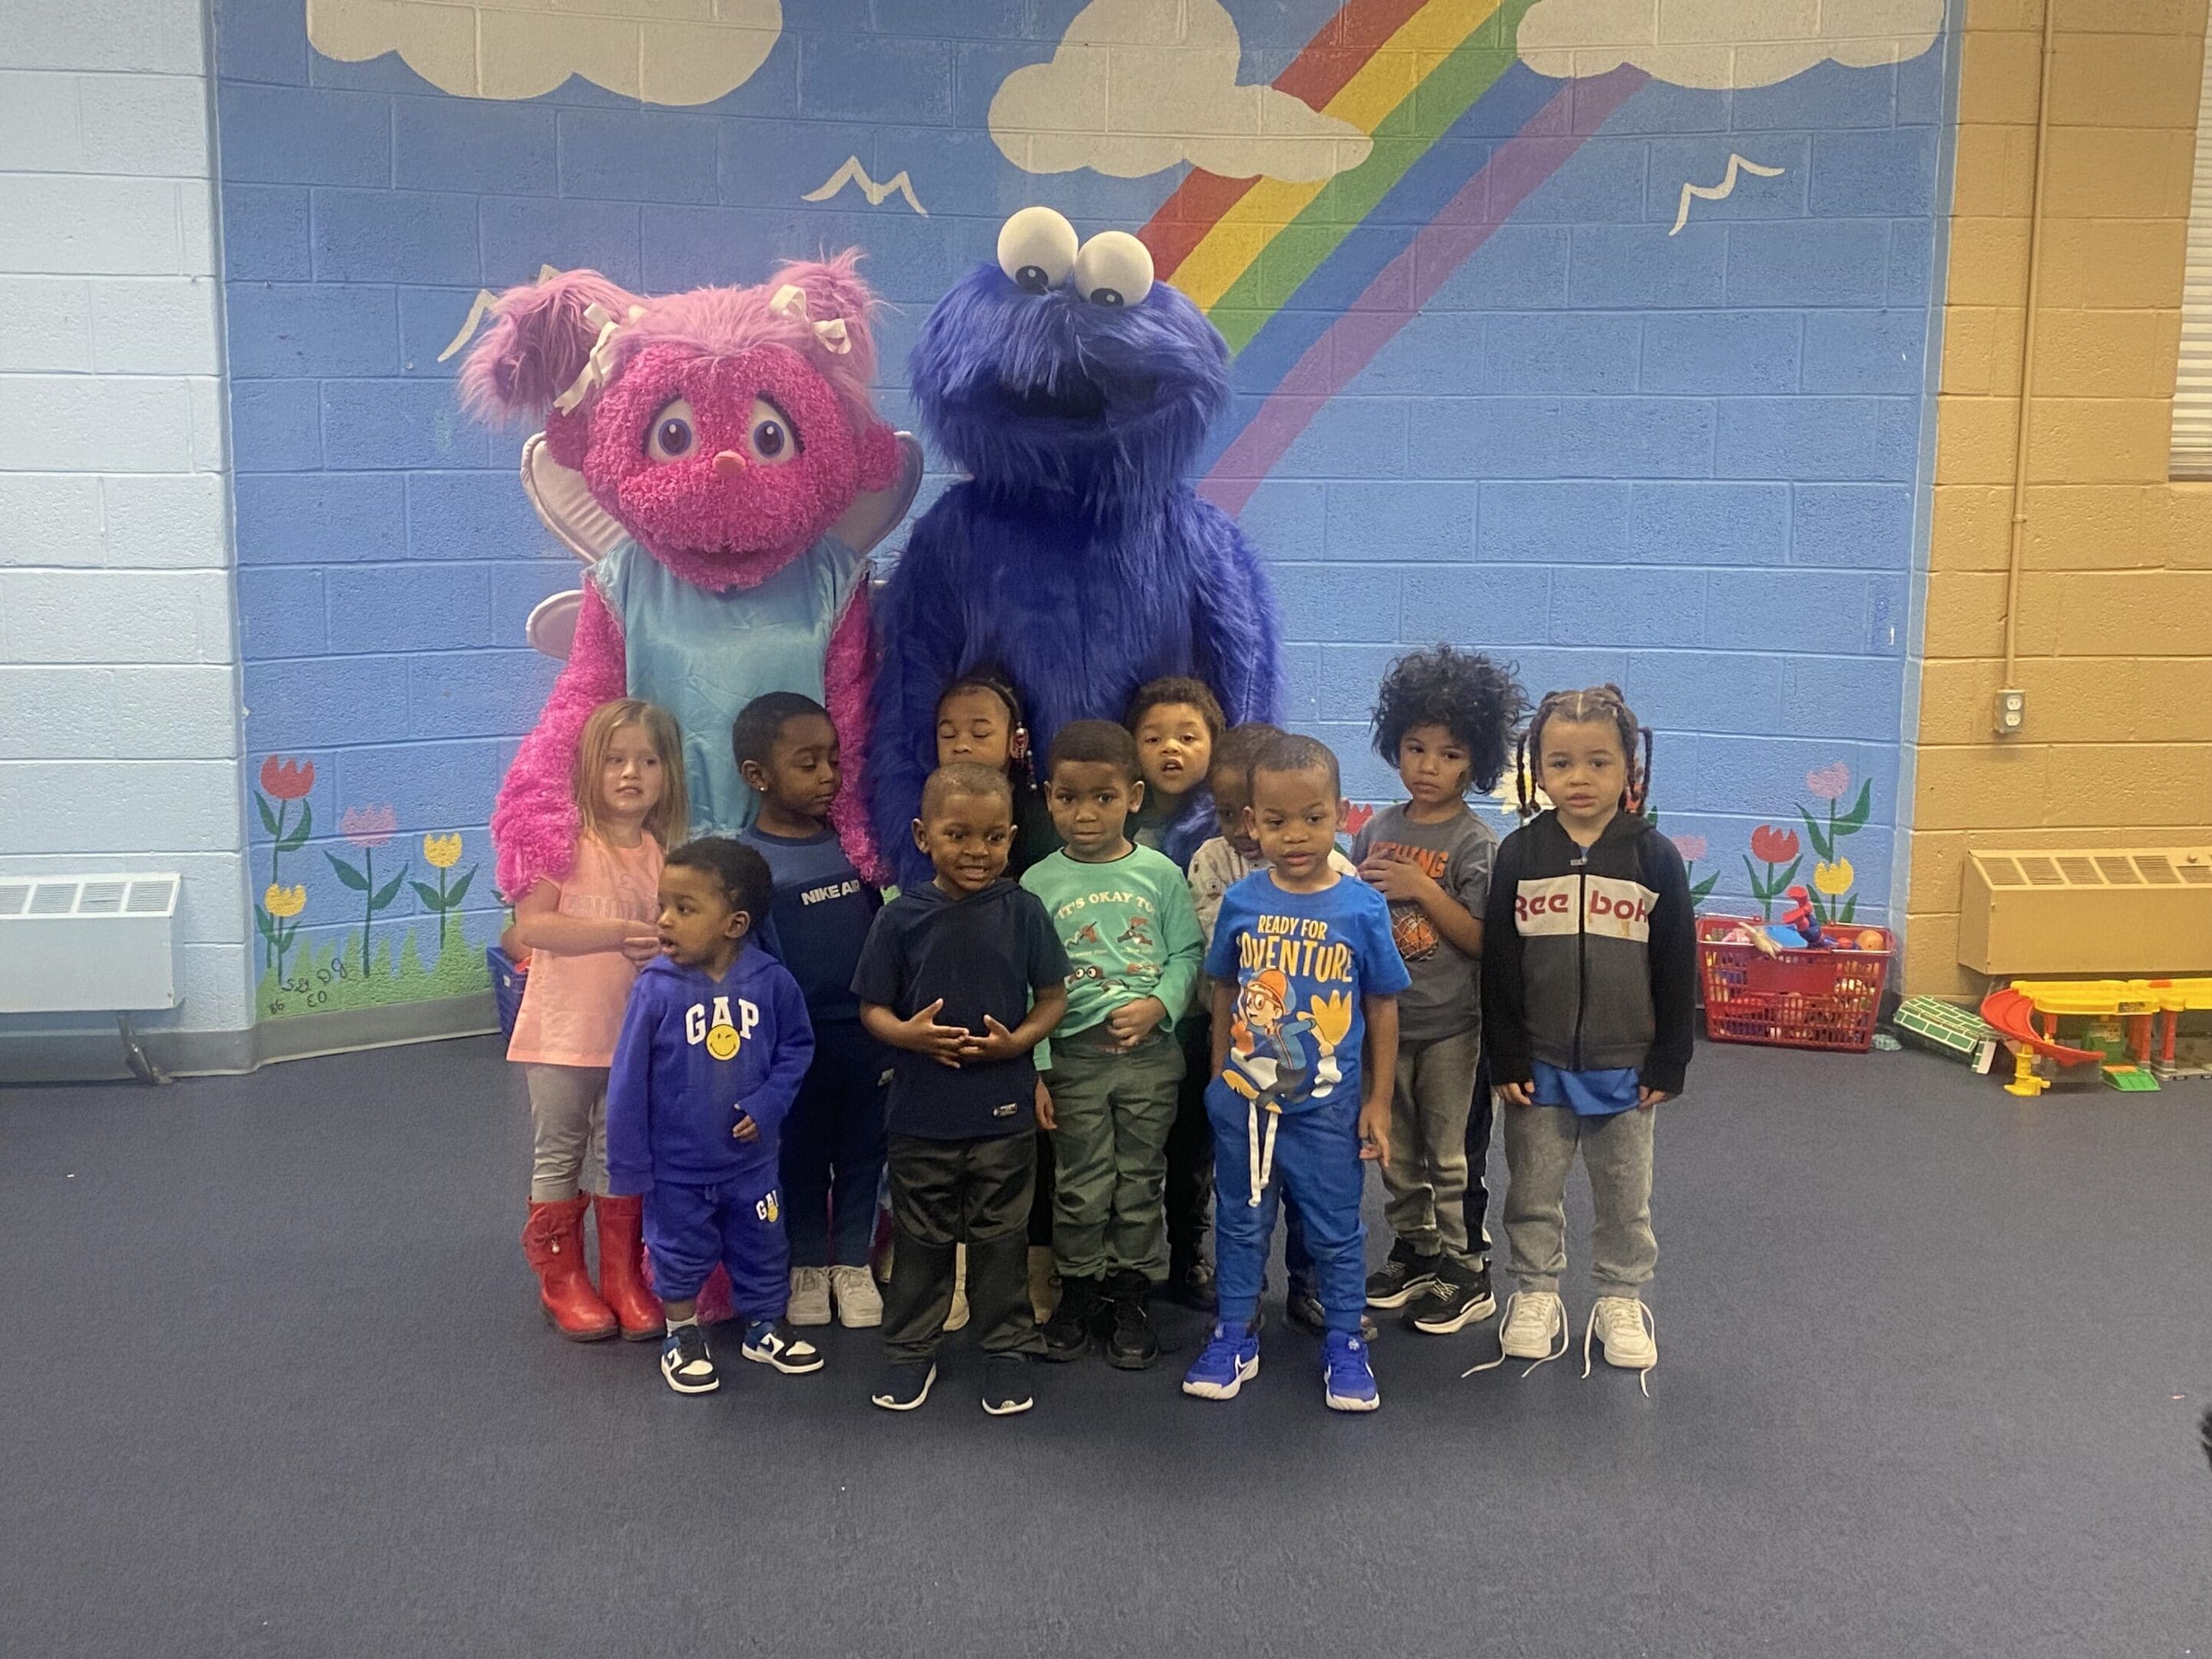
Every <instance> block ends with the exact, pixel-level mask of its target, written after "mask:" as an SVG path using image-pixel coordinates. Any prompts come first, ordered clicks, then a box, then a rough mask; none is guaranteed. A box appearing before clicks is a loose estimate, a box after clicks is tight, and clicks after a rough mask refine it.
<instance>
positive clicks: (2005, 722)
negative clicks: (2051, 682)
mask: <svg viewBox="0 0 2212 1659" xmlns="http://www.w3.org/2000/svg"><path fill="white" fill-rule="evenodd" d="M1995 720H1996V733H1997V735H1998V736H1999V737H2001V738H2009V737H2015V736H2016V735H2018V733H2019V732H2020V728H2021V726H2025V725H2026V724H2027V692H2025V691H2018V690H2004V691H2000V692H1998V693H1997V702H1996V717H1995Z"/></svg>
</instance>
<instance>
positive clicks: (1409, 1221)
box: [1383, 1030, 1482, 1257]
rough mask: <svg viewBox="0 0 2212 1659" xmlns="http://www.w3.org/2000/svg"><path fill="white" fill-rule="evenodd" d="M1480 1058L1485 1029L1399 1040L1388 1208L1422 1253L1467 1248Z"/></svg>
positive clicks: (1395, 1226)
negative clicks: (1470, 1121)
mask: <svg viewBox="0 0 2212 1659" xmlns="http://www.w3.org/2000/svg"><path fill="white" fill-rule="evenodd" d="M1481 1058H1482V1033H1481V1031H1480V1030H1473V1031H1462V1032H1461V1033H1460V1034H1459V1035H1458V1036H1448V1037H1439V1038H1437V1040H1436V1041H1435V1042H1401V1043H1400V1044H1399V1045H1398V1074H1397V1076H1398V1080H1397V1085H1396V1086H1395V1088H1394V1089H1393V1090H1392V1091H1391V1095H1390V1161H1389V1164H1385V1165H1384V1166H1383V1190H1384V1191H1385V1192H1386V1193H1388V1194H1389V1203H1388V1204H1386V1205H1385V1206H1383V1214H1384V1215H1386V1216H1387V1217H1389V1222H1390V1231H1392V1232H1393V1233H1395V1235H1396V1236H1397V1237H1398V1240H1399V1242H1400V1243H1403V1244H1406V1245H1407V1246H1409V1247H1411V1248H1412V1249H1416V1250H1419V1252H1420V1253H1421V1254H1422V1255H1436V1254H1437V1252H1438V1251H1439V1250H1442V1251H1444V1252H1446V1253H1448V1254H1449V1255H1453V1256H1457V1257H1464V1256H1465V1255H1467V1253H1468V1252H1467V1118H1468V1110H1469V1109H1470V1108H1471V1107H1472V1106H1473V1104H1474V1068H1475V1066H1476V1063H1477V1062H1478V1061H1480V1060H1481Z"/></svg>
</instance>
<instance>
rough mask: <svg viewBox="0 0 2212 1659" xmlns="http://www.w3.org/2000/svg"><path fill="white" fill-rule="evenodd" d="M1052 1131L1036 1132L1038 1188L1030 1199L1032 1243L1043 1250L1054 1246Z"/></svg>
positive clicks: (1040, 1130)
mask: <svg viewBox="0 0 2212 1659" xmlns="http://www.w3.org/2000/svg"><path fill="white" fill-rule="evenodd" d="M1055 1184H1056V1183H1055V1182H1054V1180H1053V1163H1052V1133H1051V1131H1049V1130H1047V1129H1039V1130H1038V1131H1037V1132H1036V1194H1035V1196H1033V1197H1032V1198H1031V1199H1030V1245H1031V1246H1032V1247H1034V1248H1035V1249H1041V1250H1048V1249H1051V1248H1052V1189H1053V1188H1054V1185H1055Z"/></svg>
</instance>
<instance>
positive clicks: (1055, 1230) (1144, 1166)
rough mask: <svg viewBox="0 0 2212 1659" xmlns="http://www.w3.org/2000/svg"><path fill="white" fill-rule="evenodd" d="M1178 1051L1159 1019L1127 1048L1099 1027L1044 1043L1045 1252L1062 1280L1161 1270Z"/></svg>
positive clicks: (1160, 1273) (1163, 1273)
mask: <svg viewBox="0 0 2212 1659" xmlns="http://www.w3.org/2000/svg"><path fill="white" fill-rule="evenodd" d="M1181 1082H1182V1048H1180V1047H1179V1046H1178V1045H1177V1044H1176V1040H1175V1036H1174V1033H1173V1032H1172V1031H1171V1030H1170V1029H1169V1027H1168V1026H1167V1025H1166V1024H1165V1023H1163V1024H1161V1025H1160V1027H1159V1028H1158V1030H1156V1031H1154V1032H1153V1034H1152V1036H1149V1037H1147V1038H1146V1040H1145V1041H1144V1042H1140V1043H1139V1044H1138V1045H1137V1046H1136V1047H1135V1048H1128V1049H1121V1048H1114V1047H1113V1046H1112V1039H1111V1038H1110V1037H1109V1036H1108V1035H1107V1032H1106V1028H1105V1027H1104V1026H1103V1025H1097V1026H1093V1027H1091V1029H1090V1030H1085V1031H1079V1032H1077V1033H1076V1034H1075V1035H1074V1036H1066V1037H1060V1036H1055V1037H1054V1039H1053V1041H1052V1069H1051V1070H1050V1071H1049V1072H1047V1073H1045V1076H1044V1085H1045V1087H1046V1089H1047V1090H1048V1091H1050V1092H1051V1095H1052V1109H1053V1115H1054V1118H1055V1119H1056V1120H1057V1126H1058V1127H1055V1128H1054V1130H1053V1132H1052V1158H1053V1168H1054V1181H1055V1185H1054V1189H1053V1211H1052V1253H1053V1257H1054V1264H1055V1265H1056V1266H1057V1267H1059V1269H1060V1277H1061V1278H1062V1279H1073V1278H1082V1279H1097V1278H1102V1277H1103V1276H1104V1275H1106V1274H1108V1273H1115V1272H1117V1271H1119V1270H1121V1269H1122V1268H1133V1269H1135V1270H1136V1271H1137V1272H1139V1273H1143V1274H1144V1275H1145V1277H1146V1278H1147V1279H1152V1280H1153V1281H1154V1282H1156V1283H1157V1282H1158V1281H1159V1280H1161V1279H1165V1278H1166V1277H1167V1272H1168V1253H1167V1223H1166V1219H1165V1216H1164V1212H1163V1210H1162V1207H1161V1201H1162V1200H1161V1193H1162V1188H1163V1187H1164V1184H1165V1182H1166V1179H1167V1167H1168V1155H1167V1146H1168V1131H1169V1130H1170V1128H1172V1127H1174V1125H1175V1115H1176V1085H1178V1084H1180V1083H1181Z"/></svg>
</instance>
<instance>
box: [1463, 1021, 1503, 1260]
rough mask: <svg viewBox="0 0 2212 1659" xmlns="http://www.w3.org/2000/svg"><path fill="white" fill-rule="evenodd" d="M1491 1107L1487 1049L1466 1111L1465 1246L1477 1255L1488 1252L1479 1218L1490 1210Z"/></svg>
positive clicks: (1477, 1256) (1476, 1071) (1488, 1248)
mask: <svg viewBox="0 0 2212 1659" xmlns="http://www.w3.org/2000/svg"><path fill="white" fill-rule="evenodd" d="M1494 1110H1495V1108H1494V1107H1493V1105H1492V1100H1491V1095H1490V1053H1489V1051H1488V1050H1487V1049H1485V1050H1484V1051H1483V1055H1482V1058H1481V1060H1479V1061H1478V1062H1477V1063H1476V1065H1475V1068H1474V1109H1473V1110H1472V1111H1470V1112H1468V1115H1467V1201H1466V1204H1465V1206H1464V1207H1463V1209H1462V1214H1464V1215H1465V1216H1466V1218H1467V1250H1468V1255H1472V1256H1474V1257H1476V1258H1478V1259H1480V1257H1482V1256H1485V1255H1488V1254H1489V1253H1490V1246H1489V1245H1487V1244H1486V1243H1484V1242H1483V1237H1482V1223H1483V1218H1485V1217H1486V1216H1487V1215H1488V1214H1489V1213H1490V1182H1489V1181H1488V1180H1487V1179H1486V1176H1487V1175H1488V1172H1489V1170H1490V1126H1491V1119H1492V1115H1493V1112H1494Z"/></svg>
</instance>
